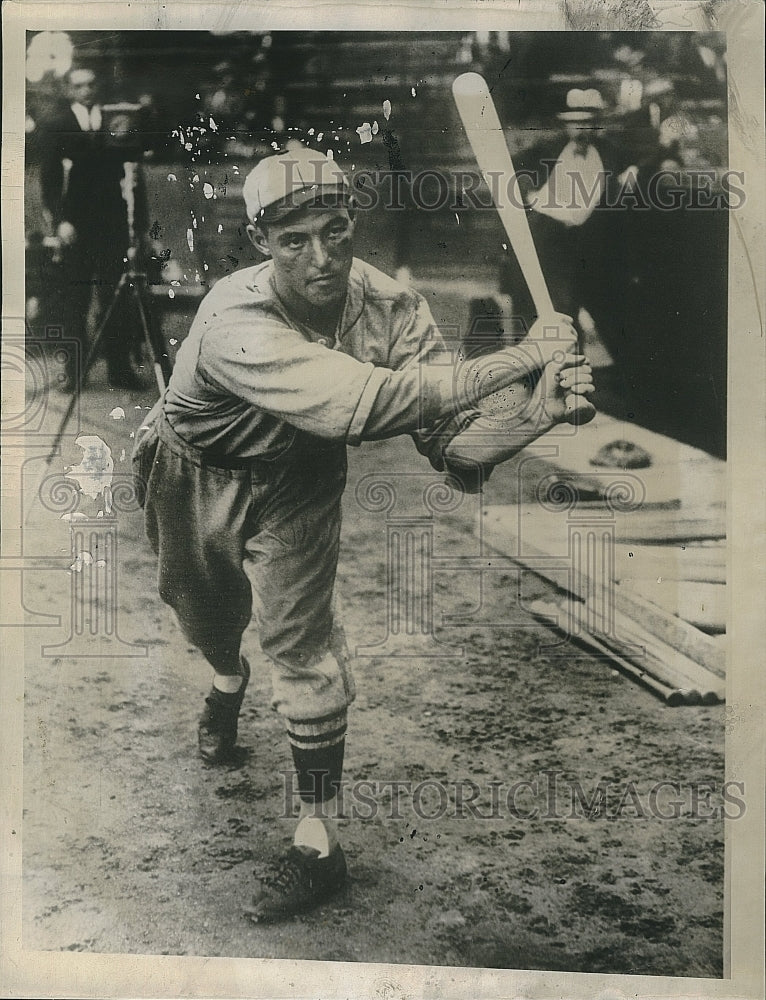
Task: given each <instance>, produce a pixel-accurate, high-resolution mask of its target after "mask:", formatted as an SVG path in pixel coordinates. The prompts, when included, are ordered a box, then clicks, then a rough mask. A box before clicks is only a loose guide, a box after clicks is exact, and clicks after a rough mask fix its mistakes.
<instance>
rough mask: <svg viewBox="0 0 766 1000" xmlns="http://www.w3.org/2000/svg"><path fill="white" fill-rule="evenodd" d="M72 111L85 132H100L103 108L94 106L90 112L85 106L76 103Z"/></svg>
mask: <svg viewBox="0 0 766 1000" xmlns="http://www.w3.org/2000/svg"><path fill="white" fill-rule="evenodd" d="M72 111H73V112H74V116H75V118H76V119H77V121H78V122H79V124H80V128H81V129H82V130H83V132H98V130H99V129H100V128H101V108H100V107H99V105H98V104H94V105H93V107H92V108H91V109H90V111H88V109H87V108H86V107H85V105H84V104H80V102H79V101H75V102H74V103H73V104H72Z"/></svg>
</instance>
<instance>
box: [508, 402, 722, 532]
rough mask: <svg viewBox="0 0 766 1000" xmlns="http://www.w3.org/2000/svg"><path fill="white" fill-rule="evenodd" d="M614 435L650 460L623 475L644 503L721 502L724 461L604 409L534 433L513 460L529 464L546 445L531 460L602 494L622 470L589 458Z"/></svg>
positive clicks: (698, 505) (693, 504) (548, 472)
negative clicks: (585, 420)
mask: <svg viewBox="0 0 766 1000" xmlns="http://www.w3.org/2000/svg"><path fill="white" fill-rule="evenodd" d="M619 440H626V441H630V442H632V443H633V444H635V445H637V446H639V447H640V448H643V450H644V451H646V452H647V453H648V454H649V456H650V458H651V460H652V464H651V465H650V466H649V467H647V468H645V469H627V470H625V474H626V475H629V476H634V477H636V478H637V479H638V480H640V483H641V484H642V488H643V492H644V506H645V507H648V506H652V505H656V504H663V503H669V502H673V501H676V502H679V503H680V504H681V505H682V506H683V507H684V508H688V509H692V508H697V509H698V510H701V509H704V508H706V507H708V506H710V507H715V506H716V505H721V506H722V505H723V504H724V503H725V500H726V464H725V462H722V461H721V460H720V459H717V458H713V457H712V456H711V455H708V454H707V453H706V452H704V451H701V450H700V449H698V448H692V447H690V446H689V445H686V444H683V443H682V442H680V441H676V440H674V439H673V438H669V437H666V436H665V435H664V434H657V433H655V432H654V431H649V430H646V429H645V428H643V427H638V426H637V425H635V424H631V423H626V422H624V421H620V420H615V419H614V418H613V417H609V416H607V415H606V414H604V413H599V414H598V415H597V416H596V417H595V419H594V420H593V421H591V423H590V424H586V425H584V426H582V427H577V428H576V429H574V430H573V431H572V432H571V433H568V431H567V429H562V428H559V427H556V428H553V429H552V430H551V431H548V433H546V434H543V435H542V436H541V437H540V438H538V440H537V441H536V442H535V444H534V446H533V447H532V448H530V449H525V451H524V453H523V456H520V459H518V460H517V461H519V460H522V459H523V461H524V462H525V469H531V468H533V467H532V466H528V465H527V462H528V461H529V460H530V459H531V458H532V456H533V455H534V454H535V451H536V450H537V449H538V448H541V447H542V446H548V447H550V449H551V451H553V452H554V454H551V455H548V456H544V455H540V457H539V458H537V459H535V462H539V463H541V465H540V467H541V469H544V470H545V472H544V474H546V475H558V476H560V477H561V478H562V479H563V480H565V481H567V482H571V483H573V484H574V485H575V486H576V487H577V488H578V489H581V490H584V491H585V492H586V494H587V493H588V492H591V493H598V494H601V495H603V494H604V493H605V492H606V491H607V490H608V489H609V486H610V484H611V483H613V482H614V481H615V480H616V479H619V478H620V477H621V476H622V475H623V470H621V469H608V468H603V467H599V466H595V465H593V463H592V461H591V460H592V459H593V458H594V457H595V456H596V455H597V454H598V452H599V451H600V449H601V448H603V447H604V446H605V445H608V444H611V443H612V442H613V441H619ZM673 537H676V536H673Z"/></svg>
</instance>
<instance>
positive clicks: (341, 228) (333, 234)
mask: <svg viewBox="0 0 766 1000" xmlns="http://www.w3.org/2000/svg"><path fill="white" fill-rule="evenodd" d="M347 231H348V223H346V222H336V223H334V224H333V225H332V226H330V228H329V230H328V231H327V236H328V238H329V239H331V240H333V239H335V240H337V239H338V238H339V237H341V236H344V235H345V234H346V232H347Z"/></svg>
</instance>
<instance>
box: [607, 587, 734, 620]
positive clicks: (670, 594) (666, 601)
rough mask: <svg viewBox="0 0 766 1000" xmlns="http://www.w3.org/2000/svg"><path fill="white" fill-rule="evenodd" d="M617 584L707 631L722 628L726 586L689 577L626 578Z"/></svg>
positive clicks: (724, 616) (724, 618) (724, 617)
mask: <svg viewBox="0 0 766 1000" xmlns="http://www.w3.org/2000/svg"><path fill="white" fill-rule="evenodd" d="M620 587H621V588H623V589H626V590H630V591H631V592H632V593H634V594H639V595H640V596H641V597H645V598H646V599H647V600H648V601H652V602H653V603H654V604H657V605H659V607H661V608H664V609H665V611H667V612H668V613H669V614H671V615H676V616H677V617H678V618H682V619H683V620H684V621H687V622H689V624H690V625H695V626H696V627H697V628H700V629H705V630H707V631H710V632H725V631H726V586H725V585H724V584H722V583H700V582H697V581H693V580H630V581H623V582H622V583H621V584H620Z"/></svg>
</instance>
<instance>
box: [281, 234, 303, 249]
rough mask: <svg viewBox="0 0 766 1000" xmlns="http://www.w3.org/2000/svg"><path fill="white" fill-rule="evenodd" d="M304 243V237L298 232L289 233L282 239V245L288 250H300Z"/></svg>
mask: <svg viewBox="0 0 766 1000" xmlns="http://www.w3.org/2000/svg"><path fill="white" fill-rule="evenodd" d="M305 245H306V237H305V236H301V235H300V233H289V234H288V235H287V236H285V237H284V238H283V239H282V246H284V247H286V248H287V249H288V250H300V249H302V247H304V246H305Z"/></svg>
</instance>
